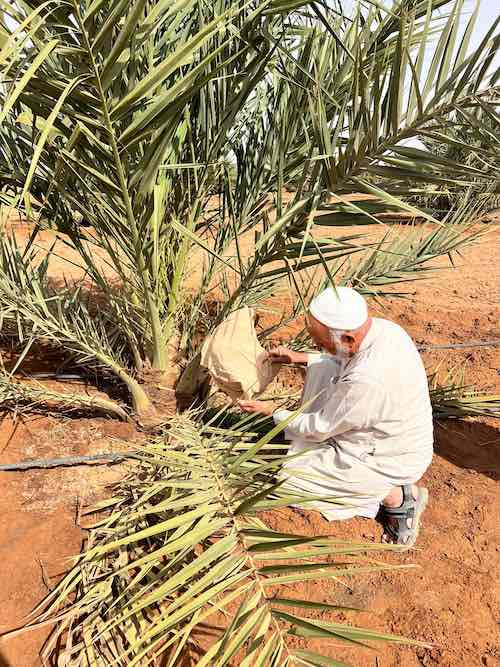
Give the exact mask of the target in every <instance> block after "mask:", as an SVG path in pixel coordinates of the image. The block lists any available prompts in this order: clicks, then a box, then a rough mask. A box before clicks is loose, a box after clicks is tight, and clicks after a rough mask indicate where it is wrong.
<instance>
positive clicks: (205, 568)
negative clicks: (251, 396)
mask: <svg viewBox="0 0 500 667" xmlns="http://www.w3.org/2000/svg"><path fill="white" fill-rule="evenodd" d="M244 433H245V429H244V428H243V434H244ZM269 440H270V439H269V437H265V438H262V439H261V440H258V441H257V442H251V441H249V436H244V435H243V438H242V435H241V428H238V427H237V426H235V428H234V429H233V430H232V431H231V430H227V431H225V432H224V433H221V432H219V433H218V434H217V433H216V432H215V431H214V430H213V429H211V427H205V428H200V427H199V426H198V425H196V424H195V423H194V422H193V421H191V419H190V418H189V417H184V418H176V419H175V420H173V421H172V422H171V423H170V425H169V430H168V435H167V436H166V437H165V438H162V439H159V440H158V441H156V442H153V443H151V444H149V445H147V446H146V447H145V448H144V449H143V451H142V453H139V454H138V458H139V462H138V463H137V466H138V467H137V468H134V469H132V470H131V474H130V476H129V477H128V479H126V480H124V481H123V482H121V483H119V484H118V485H117V486H116V487H115V488H114V490H113V497H112V498H111V499H110V500H108V501H105V502H103V503H102V504H101V505H100V506H98V507H97V508H96V510H99V509H100V514H101V515H100V517H99V518H97V519H94V520H93V523H92V525H91V526H89V531H90V533H89V539H88V544H87V547H86V549H85V551H84V552H83V553H82V554H81V555H80V556H79V557H78V558H77V561H76V564H75V567H74V568H73V569H72V570H71V571H70V572H69V573H68V574H67V575H66V576H65V577H64V578H63V579H62V580H61V582H60V583H59V584H58V586H57V587H56V588H55V589H54V591H53V592H52V593H51V594H49V596H48V597H47V599H46V600H45V601H44V603H43V604H42V605H41V607H40V609H39V610H38V612H37V618H36V619H35V620H34V621H33V623H32V625H31V626H30V627H38V626H39V625H40V624H45V623H50V622H52V621H54V620H55V621H56V622H57V626H56V630H55V631H54V633H53V635H52V637H51V639H50V640H49V642H48V644H47V648H46V652H45V659H46V660H49V659H50V656H51V655H53V656H54V655H56V654H57V655H58V656H59V658H58V659H59V660H64V661H66V662H67V663H68V664H73V662H74V661H75V660H76V661H78V664H81V665H90V664H93V661H94V660H95V656H99V660H100V661H101V664H103V665H108V664H118V665H136V664H141V665H146V664H148V665H149V664H151V665H152V664H154V663H155V659H159V658H160V656H161V659H162V660H163V661H164V663H165V664H167V665H174V664H176V660H178V659H179V657H180V656H182V655H183V654H185V652H186V651H188V652H189V651H193V650H196V646H197V644H198V642H199V641H201V640H200V638H199V636H198V632H197V631H198V630H199V629H201V628H202V627H203V626H204V624H205V623H207V622H214V621H215V620H216V619H217V618H221V617H222V618H224V619H225V623H226V624H227V627H226V629H225V630H222V631H221V633H220V636H219V637H216V638H215V640H214V641H213V642H212V643H211V644H210V645H208V646H205V645H199V650H200V652H201V654H203V657H201V658H200V662H198V664H210V665H214V666H215V665H217V666H218V667H219V666H222V665H229V664H233V661H234V660H235V659H238V661H241V662H240V663H239V664H247V665H255V664H262V665H268V664H275V660H276V656H278V655H280V656H281V657H280V660H279V664H283V665H292V664H294V660H295V658H296V657H298V656H299V654H298V653H296V650H295V649H294V648H293V647H292V645H289V644H288V643H287V636H288V635H289V634H290V633H292V634H304V635H307V636H322V637H324V638H327V639H328V638H330V639H335V640H337V641H338V640H340V641H342V642H346V643H348V644H353V645H357V646H359V645H364V644H366V642H370V641H372V640H376V641H378V640H384V641H404V642H407V640H404V639H403V638H400V637H397V636H395V635H384V634H381V633H377V632H375V631H371V630H363V629H361V628H358V627H353V626H350V625H347V624H339V623H334V622H324V621H322V620H320V619H318V618H317V614H318V613H321V612H322V611H328V610H329V611H330V612H332V611H333V612H335V611H336V610H337V608H336V607H335V606H334V605H333V606H332V605H328V604H325V605H323V604H320V603H316V604H314V603H311V604H309V603H307V601H301V600H293V599H290V597H289V595H286V594H285V595H284V594H283V593H282V594H281V595H277V594H276V591H284V590H285V589H283V588H281V586H283V585H285V584H286V585H289V584H291V583H294V582H298V581H303V580H304V579H310V578H314V579H320V578H325V579H335V580H336V579H338V578H342V577H350V576H353V575H357V574H362V573H365V572H374V571H378V570H386V569H394V568H396V569H398V568H399V569H401V568H403V569H405V568H407V567H408V566H405V565H398V566H394V565H391V564H381V563H380V562H378V561H374V560H372V559H371V558H370V557H369V556H370V554H372V553H374V552H387V551H398V547H394V546H390V545H370V544H353V543H347V542H345V541H343V540H336V539H332V538H331V537H327V536H314V537H310V536H305V535H300V534H288V533H280V532H277V531H273V530H270V529H269V528H267V527H266V526H265V524H264V523H263V522H262V520H261V519H260V518H259V511H261V510H262V509H264V508H267V507H268V506H269V502H270V500H271V501H272V504H273V506H275V507H279V506H284V505H286V504H287V503H288V502H289V498H288V496H287V492H286V491H283V490H282V489H281V486H280V484H276V483H275V481H274V476H275V474H276V472H277V470H278V469H279V467H280V465H281V463H282V459H283V455H282V454H281V453H280V451H279V447H280V446H278V445H273V444H272V443H271V442H270V441H269ZM296 500H297V501H298V500H299V499H298V498H297V499H296ZM302 500H304V501H307V498H306V497H304V498H302ZM332 502H334V501H332ZM89 512H91V513H92V514H93V513H94V509H92V510H89ZM284 605H286V606H288V607H291V608H292V609H290V610H289V611H286V612H285V611H284V610H283V606H284ZM295 606H296V607H297V608H302V610H303V611H305V612H306V613H307V612H309V613H310V616H309V617H304V616H303V615H298V614H296V613H295V612H294V611H293V607H295ZM411 643H413V644H418V643H419V642H411ZM273 656H274V658H273ZM318 659H319V658H318ZM324 659H325V660H327V659H328V658H326V657H325V658H324ZM75 664H76V663H75Z"/></svg>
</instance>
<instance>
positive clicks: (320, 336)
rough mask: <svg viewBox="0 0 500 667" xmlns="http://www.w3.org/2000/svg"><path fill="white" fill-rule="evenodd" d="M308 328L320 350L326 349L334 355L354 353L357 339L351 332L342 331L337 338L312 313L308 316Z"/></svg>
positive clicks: (350, 354)
mask: <svg viewBox="0 0 500 667" xmlns="http://www.w3.org/2000/svg"><path fill="white" fill-rule="evenodd" d="M306 329H307V331H308V333H309V335H310V336H311V338H312V339H313V341H314V343H315V344H316V346H317V347H318V348H319V349H320V350H326V351H327V352H329V353H330V354H333V355H334V356H352V354H354V344H355V339H354V337H353V336H351V335H350V334H348V333H342V334H339V336H338V338H337V339H335V338H334V337H333V336H332V333H331V331H330V329H329V328H328V327H327V326H325V325H324V324H322V323H321V322H319V321H318V320H317V319H316V318H315V317H313V316H312V315H310V314H308V315H307V316H306Z"/></svg>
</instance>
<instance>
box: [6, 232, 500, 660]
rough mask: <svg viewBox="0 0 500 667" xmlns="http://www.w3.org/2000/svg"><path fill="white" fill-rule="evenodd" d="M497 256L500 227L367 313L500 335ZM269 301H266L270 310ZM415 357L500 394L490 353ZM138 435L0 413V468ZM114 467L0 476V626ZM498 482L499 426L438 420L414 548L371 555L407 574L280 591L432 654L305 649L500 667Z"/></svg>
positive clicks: (34, 646)
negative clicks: (338, 609) (422, 645)
mask: <svg viewBox="0 0 500 667" xmlns="http://www.w3.org/2000/svg"><path fill="white" fill-rule="evenodd" d="M349 231H350V230H349ZM362 231H364V230H362ZM346 233H348V232H347V230H346ZM499 251H500V229H499V228H498V227H492V229H491V232H490V233H489V235H488V237H487V238H486V239H485V240H484V241H483V242H482V243H481V245H478V246H475V247H473V248H470V249H469V250H468V251H466V252H465V254H464V257H463V258H462V259H461V260H460V261H459V266H458V267H457V268H456V269H454V270H453V271H450V272H439V273H437V274H436V275H435V276H434V277H433V278H432V279H431V280H429V281H427V282H426V284H425V287H424V286H423V284H422V283H414V284H410V285H409V286H408V287H407V288H406V289H407V290H408V291H411V292H414V295H413V298H412V299H411V300H409V301H400V300H397V299H393V300H389V301H386V302H384V305H383V308H382V307H380V306H375V311H376V313H375V314H377V315H378V316H383V317H387V318H390V319H394V320H395V321H397V322H399V323H400V324H401V325H403V326H404V327H405V328H406V329H407V330H408V331H409V332H410V333H411V334H412V335H413V336H414V338H415V339H416V340H417V341H418V342H419V343H445V342H450V341H451V342H467V341H469V340H471V339H473V340H478V339H482V340H486V339H498V338H500V331H499V327H498V321H499V314H500V313H499V306H498V301H499V296H500V271H499V268H498V261H499V260H498V258H499V256H500V253H499ZM278 303H279V299H276V303H273V302H271V304H270V305H271V306H272V305H274V306H275V307H276V306H277V304H278ZM424 359H425V361H426V363H427V365H428V367H429V368H434V367H435V365H436V363H437V362H438V361H442V362H443V366H444V367H446V366H453V365H456V364H459V363H463V362H464V361H465V363H466V367H467V377H468V379H469V380H470V381H471V382H475V383H477V384H478V385H479V386H481V387H485V388H488V389H489V390H491V391H492V392H493V391H496V392H497V393H500V374H499V371H498V368H500V363H499V362H500V348H480V349H475V350H471V351H469V350H465V351H464V350H461V351H456V352H446V351H445V352H433V353H424ZM74 390H76V389H75V388H74ZM139 437H140V435H139V434H138V433H137V432H136V431H134V428H133V427H132V426H131V425H128V424H120V423H118V422H115V421H112V420H106V419H99V418H95V419H62V418H61V419H59V418H58V419H56V418H45V417H36V416H30V417H26V418H25V419H22V418H21V417H19V418H18V419H17V420H14V419H13V418H12V417H10V416H7V417H4V419H3V421H2V422H1V424H0V463H7V462H13V461H19V460H23V459H28V458H38V457H50V456H65V455H72V454H84V453H95V452H101V451H109V450H110V449H114V450H120V448H121V447H123V441H125V440H128V441H130V440H132V439H135V438H139ZM120 441H122V442H120ZM123 472H124V469H123V467H122V466H110V467H80V468H70V469H58V470H53V471H47V472H41V471H32V472H24V473H9V474H6V473H0V476H1V477H0V480H1V484H2V487H1V488H2V493H1V496H0V609H1V615H0V631H3V630H7V629H9V628H12V627H15V626H16V625H17V624H19V623H21V622H22V620H23V618H24V616H25V615H26V614H27V613H28V612H29V611H30V610H31V609H32V608H33V607H34V606H35V605H36V604H37V603H38V602H39V601H40V600H41V599H42V598H43V596H44V594H46V592H47V590H48V588H49V587H50V586H52V585H53V584H54V582H55V581H57V577H58V575H59V574H60V573H61V572H63V571H64V569H65V568H66V567H67V566H68V564H69V560H68V559H69V557H70V556H71V555H73V554H75V553H76V552H78V551H79V549H80V545H81V542H82V539H83V538H84V533H83V532H82V531H81V530H80V529H79V528H78V527H77V525H76V518H77V515H78V507H79V504H80V503H82V502H83V503H88V502H92V500H94V499H95V498H96V497H99V496H102V495H103V493H105V488H104V487H105V485H106V484H109V483H110V482H112V481H113V480H116V479H118V478H119V477H120V476H121V475H122V474H123ZM499 479H500V430H499V424H498V422H497V423H495V421H494V420H487V419H470V420H467V421H465V422H458V421H447V422H444V423H443V424H440V425H437V426H436V456H435V458H434V461H433V464H432V466H431V467H430V469H429V470H428V472H427V473H426V475H425V478H424V483H425V484H426V486H427V487H428V488H429V491H430V505H429V508H428V510H427V512H426V513H425V515H424V518H423V528H422V533H421V538H420V540H419V543H418V550H417V551H415V552H412V553H410V554H407V555H403V556H401V555H399V556H395V555H391V556H387V557H380V560H386V561H390V562H393V563H405V564H406V563H413V564H415V565H416V566H417V569H415V570H412V571H408V572H405V573H401V572H399V573H398V572H385V573H380V574H375V575H371V576H370V575H368V576H367V575H364V576H359V577H356V578H355V579H349V580H345V585H342V584H339V583H337V582H333V581H313V582H306V583H304V584H297V585H294V586H293V587H291V590H290V591H289V592H290V593H293V594H294V595H296V596H297V597H304V598H308V599H313V600H318V601H327V602H330V603H333V604H341V605H347V606H353V607H363V608H364V609H366V611H364V612H362V613H360V614H350V615H349V616H348V617H346V620H347V621H348V622H351V623H352V624H354V625H361V626H366V627H370V628H373V629H376V630H379V631H390V632H396V633H398V634H403V635H406V636H408V637H412V638H415V639H420V640H423V641H425V642H429V643H431V644H433V648H432V649H413V648H399V647H393V646H388V645H381V646H380V648H379V649H378V650H377V652H373V651H363V650H361V651H360V650H358V649H355V650H353V649H346V648H343V647H339V646H338V645H336V644H330V643H327V642H325V641H322V642H320V643H319V644H318V643H317V644H316V648H318V649H321V651H322V652H324V653H327V654H329V655H331V656H335V657H336V658H338V659H339V660H345V661H347V662H350V663H351V664H352V665H353V666H356V667H400V666H401V667H420V666H422V665H441V666H443V667H452V666H453V667H475V666H476V665H478V666H481V665H486V666H487V667H495V666H497V667H500V634H499V632H498V621H499V620H500V586H499V580H498V572H499V571H500V553H499V548H500V540H499V533H500V524H499V521H498V506H499V502H500V487H499V485H498V480H499ZM266 520H267V522H268V523H269V525H270V526H272V527H273V528H277V529H279V530H283V531H288V532H297V531H299V530H300V531H305V532H307V533H309V534H331V535H334V536H339V537H342V538H345V537H347V538H349V539H353V540H356V541H358V540H367V541H378V540H379V539H380V527H379V526H378V524H376V523H375V522H373V521H368V520H352V521H348V522H342V523H336V522H333V523H328V522H326V521H325V520H323V519H322V518H321V516H320V515H319V514H318V513H316V512H306V513H304V512H301V513H299V512H297V511H294V510H291V509H285V510H280V511H278V512H274V513H267V514H266ZM336 618H337V619H338V618H339V616H338V615H337V617H336ZM45 634H46V631H44V630H40V631H37V632H31V633H28V634H23V635H21V636H18V637H15V638H12V639H9V640H6V641H3V642H1V643H0V667H35V666H37V665H40V660H39V658H38V651H39V649H40V646H41V643H42V641H43V639H44V636H45Z"/></svg>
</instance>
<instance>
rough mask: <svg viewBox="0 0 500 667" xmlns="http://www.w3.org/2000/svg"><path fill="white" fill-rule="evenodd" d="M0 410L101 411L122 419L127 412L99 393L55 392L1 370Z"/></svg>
mask: <svg viewBox="0 0 500 667" xmlns="http://www.w3.org/2000/svg"><path fill="white" fill-rule="evenodd" d="M0 409H4V410H10V411H12V412H15V413H20V412H38V411H40V410H42V411H43V412H45V413H47V412H48V413H57V414H61V413H63V414H64V413H68V412H103V413H105V414H109V415H113V416H114V417H118V418H119V419H122V420H124V421H125V420H127V419H128V414H127V412H126V411H125V410H124V409H123V408H122V407H121V406H120V405H118V403H115V402H114V401H111V400H110V399H106V398H102V397H101V396H91V395H87V394H77V393H72V392H57V391H53V390H52V389H49V388H48V387H46V386H45V385H42V384H40V383H37V384H36V385H34V384H28V383H25V382H18V381H16V380H14V379H13V378H12V377H11V376H9V375H7V373H4V372H0Z"/></svg>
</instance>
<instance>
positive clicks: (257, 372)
mask: <svg viewBox="0 0 500 667" xmlns="http://www.w3.org/2000/svg"><path fill="white" fill-rule="evenodd" d="M201 365H202V366H204V367H205V368H207V369H208V372H209V373H210V376H211V378H212V380H213V381H214V383H215V384H216V385H217V387H218V388H219V389H220V390H221V391H223V392H224V393H226V394H227V395H228V396H229V397H230V398H231V399H232V400H233V401H237V400H238V399H242V398H243V399H249V398H253V397H254V396H256V395H258V394H260V393H262V392H263V391H264V389H265V388H266V387H267V385H268V384H269V383H270V382H271V381H272V380H273V378H274V377H275V375H276V374H277V372H278V369H279V364H272V363H271V362H270V361H269V359H268V358H267V352H266V351H265V350H264V348H263V347H262V345H261V344H260V343H259V341H258V339H257V335H256V333H255V327H254V313H253V310H252V309H250V308H241V309H240V310H236V311H235V312H234V313H232V314H231V315H230V316H229V317H228V318H227V319H226V320H224V321H223V322H222V323H221V324H219V326H218V327H217V329H216V330H215V331H214V333H213V334H212V335H211V336H209V337H208V338H207V339H206V340H205V342H204V344H203V347H202V349H201Z"/></svg>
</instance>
